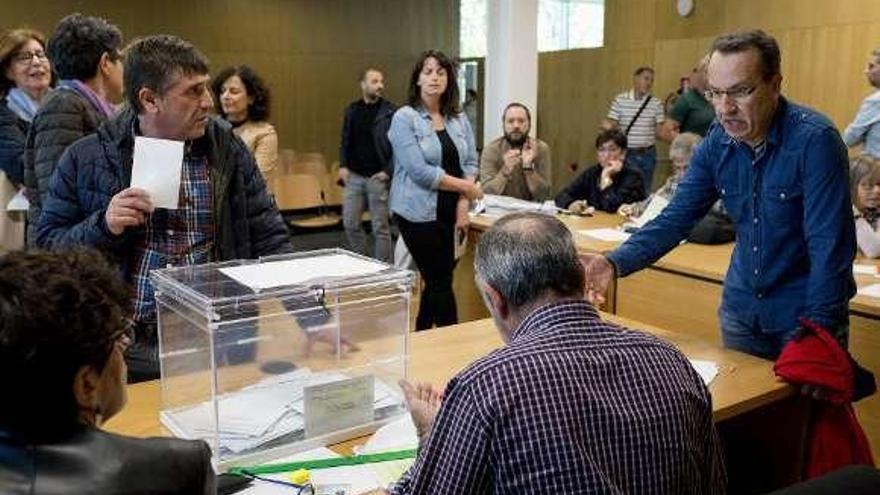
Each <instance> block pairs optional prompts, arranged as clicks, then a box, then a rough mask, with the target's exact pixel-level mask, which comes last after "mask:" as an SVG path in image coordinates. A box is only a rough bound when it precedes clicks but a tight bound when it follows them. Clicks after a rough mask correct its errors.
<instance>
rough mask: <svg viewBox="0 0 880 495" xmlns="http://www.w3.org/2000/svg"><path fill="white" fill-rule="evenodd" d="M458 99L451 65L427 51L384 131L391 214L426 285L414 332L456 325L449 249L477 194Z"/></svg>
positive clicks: (470, 138)
mask: <svg viewBox="0 0 880 495" xmlns="http://www.w3.org/2000/svg"><path fill="white" fill-rule="evenodd" d="M458 100H459V98H458V86H457V85H456V76H455V65H454V64H453V62H452V61H451V60H450V59H449V58H448V57H446V55H444V54H443V52H440V51H436V50H429V51H427V52H425V53H423V54H422V55H421V57H419V60H418V62H417V63H416V65H415V67H414V68H413V71H412V74H411V76H410V81H409V94H408V101H407V103H408V104H407V105H406V106H404V107H401V108H400V109H399V110H398V111H397V112H396V113H395V114H394V118H393V119H392V121H391V129H390V130H389V131H388V139H389V140H390V141H391V147H392V150H393V156H394V180H392V181H391V201H390V203H391V211H392V212H394V218H395V220H396V221H397V225H398V227H399V228H400V234H401V235H402V236H403V240H404V242H405V243H406V247H407V248H408V249H409V251H410V253H411V254H412V256H413V259H414V260H415V262H416V265H417V266H418V268H419V272H420V273H421V275H422V278H423V279H424V282H425V290H424V292H422V297H421V301H420V303H419V315H418V317H417V318H416V330H424V329H427V328H431V327H432V326H434V325H437V326H445V325H452V324H454V323H457V322H458V316H457V314H456V313H457V308H456V305H455V295H454V294H453V292H452V271H453V268H454V267H455V248H454V246H455V243H456V241H457V239H458V238H462V236H465V235H467V228H468V223H469V218H468V210H469V208H470V201H472V200H475V199H479V198H481V197H482V196H483V192H482V190H481V189H480V186H479V185H478V184H476V183H475V182H474V179H475V177H476V175H477V150H476V145H475V143H474V132H473V130H472V129H471V124H470V122H469V121H468V119H467V117H466V116H465V115H464V114H463V113H462V112H461V109H460V108H459V101H458Z"/></svg>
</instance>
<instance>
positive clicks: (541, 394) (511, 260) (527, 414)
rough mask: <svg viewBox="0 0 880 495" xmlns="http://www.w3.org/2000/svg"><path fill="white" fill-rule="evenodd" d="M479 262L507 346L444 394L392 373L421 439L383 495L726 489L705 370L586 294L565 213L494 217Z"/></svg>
mask: <svg viewBox="0 0 880 495" xmlns="http://www.w3.org/2000/svg"><path fill="white" fill-rule="evenodd" d="M474 271H475V273H476V283H477V287H478V288H479V290H480V293H481V294H482V296H483V300H484V302H485V304H486V307H487V308H488V309H489V313H490V314H491V315H492V318H493V320H494V321H495V326H496V327H497V328H498V332H499V334H500V336H501V339H502V340H503V341H504V342H505V345H504V346H503V347H502V348H500V349H498V350H497V351H494V352H492V353H491V354H489V355H488V356H485V357H483V358H480V359H479V360H477V361H476V362H474V363H472V364H471V365H470V366H468V367H467V368H465V369H464V370H463V371H462V372H460V373H459V374H458V375H456V376H455V377H454V378H453V379H452V380H450V382H449V384H448V385H447V386H446V390H445V392H444V393H443V394H442V395H441V394H439V393H438V392H437V391H436V390H434V389H433V387H432V386H431V385H425V384H419V385H415V386H413V385H410V384H409V383H407V382H401V386H402V387H403V390H404V394H405V396H406V400H407V403H408V405H409V408H410V413H411V415H412V417H413V422H414V423H415V425H416V431H417V433H418V436H419V443H420V448H419V455H418V458H417V459H416V461H415V464H414V465H413V467H412V468H411V469H410V470H409V471H408V472H407V473H406V474H404V476H403V477H402V478H401V479H400V480H399V481H398V482H397V483H396V484H395V485H393V486H392V487H391V493H393V494H395V495H403V494H410V493H430V494H432V495H441V494H464V493H467V494H483V493H523V494H525V493H560V494H562V493H565V494H574V493H658V494H661V493H663V494H666V493H676V494H684V493H691V494H703V493H705V494H710V493H711V494H720V493H724V491H725V471H724V464H723V462H722V454H721V445H720V442H719V440H718V436H717V434H716V432H715V428H714V426H713V424H712V405H711V397H710V396H709V391H708V390H707V389H706V386H705V385H704V384H703V381H702V379H700V377H699V376H697V374H696V372H695V371H694V370H693V368H692V367H691V365H690V363H689V362H688V360H687V358H686V357H685V356H684V355H682V354H681V352H680V351H678V350H677V349H676V348H675V347H673V346H672V345H670V344H668V343H666V342H663V341H661V340H660V339H658V338H657V337H654V336H651V335H648V334H645V333H642V332H638V331H635V330H630V329H627V328H622V327H620V326H618V325H615V324H613V323H609V322H606V321H603V320H602V318H601V316H600V315H599V314H598V313H597V312H596V309H595V308H594V307H593V306H591V305H590V304H589V303H588V302H587V301H585V300H584V286H585V279H584V271H583V267H582V266H581V263H580V261H579V260H578V254H577V250H576V248H575V245H574V240H573V238H572V233H571V232H570V231H569V230H568V228H567V227H566V226H565V225H564V224H563V223H562V222H560V221H559V220H557V219H556V218H554V217H551V216H548V215H543V214H540V213H514V214H511V215H507V216H505V217H503V218H501V219H500V220H498V221H497V222H496V223H495V224H494V225H493V226H492V228H491V229H489V230H488V231H487V232H486V233H485V234H483V236H482V237H481V238H480V242H479V244H478V245H477V249H476V254H475V258H474Z"/></svg>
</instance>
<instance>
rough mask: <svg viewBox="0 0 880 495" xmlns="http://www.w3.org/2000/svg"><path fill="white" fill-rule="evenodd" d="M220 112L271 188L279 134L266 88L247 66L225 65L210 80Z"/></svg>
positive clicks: (276, 161)
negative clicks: (269, 120)
mask: <svg viewBox="0 0 880 495" xmlns="http://www.w3.org/2000/svg"><path fill="white" fill-rule="evenodd" d="M211 88H212V89H213V90H214V97H215V98H217V101H218V103H219V104H218V106H217V107H218V108H219V109H220V115H221V116H222V117H223V118H224V119H226V120H228V121H229V123H230V124H232V127H233V132H235V134H236V135H237V136H238V137H240V138H241V139H242V141H244V144H246V145H247V147H248V149H249V150H251V153H252V154H253V155H254V158H255V159H256V160H257V167H259V168H260V172H262V174H263V178H264V179H265V180H266V184H268V185H269V188H270V189H271V179H272V177H273V174H274V172H275V168H276V167H277V166H278V134H277V133H276V132H275V127H274V126H273V125H272V124H270V123H269V122H267V120H268V119H269V88H267V87H266V85H265V84H264V83H263V80H262V79H261V78H260V76H258V75H257V73H256V72H254V70H253V69H251V68H250V67H248V66H246V65H238V66H235V67H227V68H226V69H223V70H222V71H220V73H219V74H217V77H215V78H214V81H213V82H212V83H211Z"/></svg>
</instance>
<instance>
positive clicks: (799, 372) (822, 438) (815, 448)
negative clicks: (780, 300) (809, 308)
mask: <svg viewBox="0 0 880 495" xmlns="http://www.w3.org/2000/svg"><path fill="white" fill-rule="evenodd" d="M801 323H802V326H803V332H802V333H801V335H800V336H798V337H796V338H795V339H793V340H792V341H790V342H789V343H788V344H786V346H785V348H783V349H782V354H780V356H779V358H778V359H777V360H776V364H775V365H774V366H773V370H774V371H775V372H776V374H777V375H778V376H779V377H781V378H783V379H784V380H786V381H788V382H791V383H794V384H797V385H813V386H817V387H821V388H822V389H823V390H825V391H826V392H827V393H828V397H827V398H826V400H822V401H815V402H814V404H813V409H812V415H811V421H810V425H809V430H808V433H807V435H808V436H807V445H808V448H809V452H808V455H807V469H806V471H807V472H806V477H807V479H810V478H814V477H816V476H819V475H822V474H824V473H827V472H829V471H834V470H835V469H837V468H840V467H843V466H847V465H851V464H867V465H871V466H873V465H874V460H873V458H872V456H871V448H870V445H869V444H868V439H867V438H866V436H865V432H864V431H863V430H862V427H861V425H859V422H858V420H857V419H856V415H855V412H854V411H853V408H852V401H853V397H854V395H855V383H856V379H855V374H856V373H857V372H861V373H865V371H864V370H863V369H861V368H860V367H858V365H857V364H856V363H855V362H854V361H853V360H852V358H851V357H850V355H849V354H848V353H847V352H846V350H844V349H843V348H842V347H841V346H840V344H838V343H837V341H836V340H835V339H834V338H833V337H832V336H831V334H830V333H828V331H827V330H825V329H824V328H822V327H820V326H819V325H817V324H815V323H813V322H811V321H809V320H806V319H802V320H801ZM870 381H871V385H873V377H870ZM860 395H861V394H860Z"/></svg>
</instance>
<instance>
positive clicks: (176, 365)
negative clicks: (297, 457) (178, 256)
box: [151, 249, 413, 467]
mask: <svg viewBox="0 0 880 495" xmlns="http://www.w3.org/2000/svg"><path fill="white" fill-rule="evenodd" d="M151 279H152V283H153V286H154V288H155V293H156V302H157V310H158V327H159V359H160V365H161V370H162V379H161V388H162V399H161V400H162V402H161V407H160V417H161V421H162V423H163V425H164V426H165V427H166V428H167V429H168V430H170V431H171V432H172V433H173V434H174V435H176V436H179V437H184V438H201V439H204V440H206V441H207V442H208V443H209V444H210V445H211V447H212V448H213V450H214V456H215V461H217V462H218V464H219V466H221V467H224V466H229V465H232V464H242V463H254V462H264V461H267V460H271V459H273V458H277V457H279V456H284V455H287V454H289V453H292V452H297V451H300V450H306V449H311V448H314V447H317V446H323V445H329V444H332V443H336V442H340V441H345V440H348V439H351V438H354V437H357V436H361V435H365V434H368V433H371V432H372V431H374V430H375V429H376V428H378V427H379V426H381V425H382V424H385V423H387V422H390V421H393V420H395V419H398V418H399V417H400V416H401V415H402V414H405V413H406V406H405V403H404V401H403V395H402V393H401V392H400V389H399V387H398V385H397V382H398V380H400V379H401V378H404V377H405V372H406V338H407V335H408V333H409V324H410V323H409V322H410V315H409V309H410V298H411V294H412V284H413V273H412V272H410V271H407V270H398V269H395V268H393V267H391V266H389V265H387V264H384V263H381V262H378V261H375V260H372V259H370V258H366V257H364V256H360V255H357V254H354V253H350V252H348V251H344V250H341V249H324V250H319V251H311V252H306V253H296V254H287V255H278V256H271V257H266V258H262V259H260V260H240V261H230V262H224V263H212V264H206V265H199V266H186V267H179V268H168V269H163V270H155V271H153V272H152V273H151Z"/></svg>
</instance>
